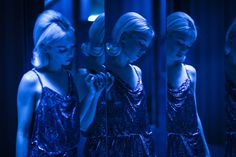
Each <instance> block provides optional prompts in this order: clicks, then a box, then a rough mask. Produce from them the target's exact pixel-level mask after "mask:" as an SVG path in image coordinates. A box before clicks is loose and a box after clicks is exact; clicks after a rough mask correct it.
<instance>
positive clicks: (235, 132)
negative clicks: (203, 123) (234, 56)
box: [225, 76, 236, 157]
mask: <svg viewBox="0 0 236 157" xmlns="http://www.w3.org/2000/svg"><path fill="white" fill-rule="evenodd" d="M225 87H226V98H225V102H226V119H227V125H226V149H225V157H236V86H235V85H234V83H233V82H232V81H230V80H229V79H227V76H226V84H225Z"/></svg>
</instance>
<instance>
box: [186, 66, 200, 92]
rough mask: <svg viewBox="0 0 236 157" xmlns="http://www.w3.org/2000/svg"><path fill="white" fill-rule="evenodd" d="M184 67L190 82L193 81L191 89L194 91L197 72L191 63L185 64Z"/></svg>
mask: <svg viewBox="0 0 236 157" xmlns="http://www.w3.org/2000/svg"><path fill="white" fill-rule="evenodd" d="M185 68H186V69H187V72H188V75H189V76H190V79H191V82H192V83H193V87H194V88H193V90H194V92H195V90H196V84H197V72H196V70H195V68H194V67H193V66H191V65H185Z"/></svg>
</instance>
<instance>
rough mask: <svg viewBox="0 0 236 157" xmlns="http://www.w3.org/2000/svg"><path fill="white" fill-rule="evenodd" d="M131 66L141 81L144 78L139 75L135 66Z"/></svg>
mask: <svg viewBox="0 0 236 157" xmlns="http://www.w3.org/2000/svg"><path fill="white" fill-rule="evenodd" d="M131 66H132V68H133V69H134V71H135V73H136V74H137V76H138V80H139V81H141V79H142V78H141V77H140V74H139V72H138V71H137V69H136V66H133V65H131Z"/></svg>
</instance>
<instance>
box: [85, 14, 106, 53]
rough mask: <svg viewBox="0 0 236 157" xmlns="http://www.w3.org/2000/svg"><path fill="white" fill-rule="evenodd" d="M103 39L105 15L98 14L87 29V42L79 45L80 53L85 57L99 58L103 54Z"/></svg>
mask: <svg viewBox="0 0 236 157" xmlns="http://www.w3.org/2000/svg"><path fill="white" fill-rule="evenodd" d="M104 37H105V14H104V13H102V14H100V15H99V16H98V17H97V18H96V20H95V21H94V22H93V23H92V25H91V26H90V28H89V42H88V43H83V44H82V45H81V51H82V53H83V54H84V55H85V56H101V55H102V54H104V47H103V46H98V47H96V46H94V45H93V44H100V45H103V43H104Z"/></svg>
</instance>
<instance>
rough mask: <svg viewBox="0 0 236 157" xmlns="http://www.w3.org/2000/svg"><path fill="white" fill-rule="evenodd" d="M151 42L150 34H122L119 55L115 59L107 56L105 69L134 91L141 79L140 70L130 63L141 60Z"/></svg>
mask: <svg viewBox="0 0 236 157" xmlns="http://www.w3.org/2000/svg"><path fill="white" fill-rule="evenodd" d="M151 41H152V36H151V35H150V34H145V33H140V32H129V33H124V34H123V35H122V36H121V41H120V42H121V45H122V46H121V53H120V54H119V55H118V56H115V57H111V56H109V58H108V60H107V63H106V64H107V65H106V66H107V68H108V69H109V70H111V71H112V72H113V73H114V74H115V75H116V76H117V77H118V78H119V79H121V80H122V81H124V82H125V83H127V85H128V86H129V87H130V89H135V88H136V87H137V84H138V80H139V78H142V71H141V69H140V68H139V67H138V66H134V65H132V63H133V62H134V61H136V60H138V59H139V58H141V56H142V55H143V54H144V53H145V52H146V50H147V48H148V47H149V45H150V43H151ZM134 68H135V69H134ZM136 71H137V72H136Z"/></svg>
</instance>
